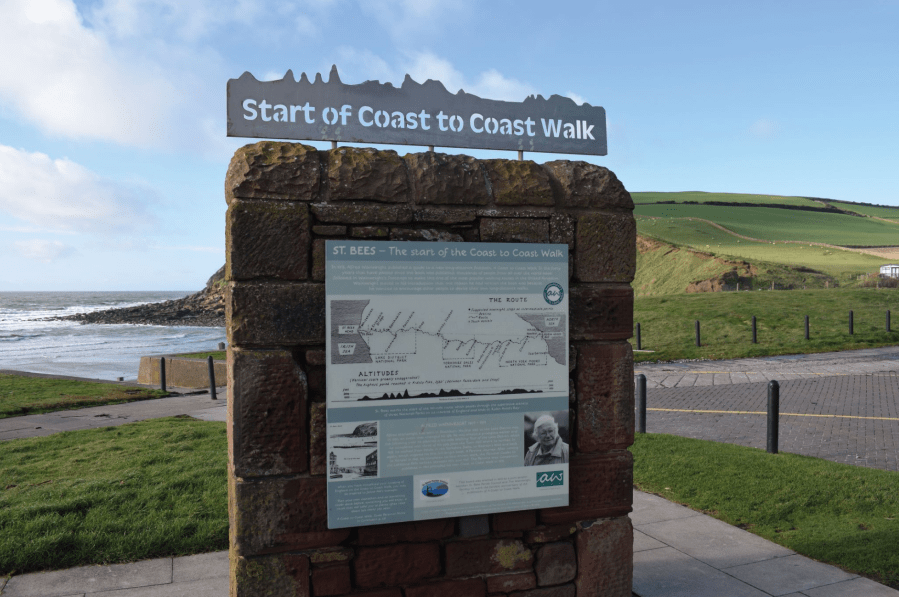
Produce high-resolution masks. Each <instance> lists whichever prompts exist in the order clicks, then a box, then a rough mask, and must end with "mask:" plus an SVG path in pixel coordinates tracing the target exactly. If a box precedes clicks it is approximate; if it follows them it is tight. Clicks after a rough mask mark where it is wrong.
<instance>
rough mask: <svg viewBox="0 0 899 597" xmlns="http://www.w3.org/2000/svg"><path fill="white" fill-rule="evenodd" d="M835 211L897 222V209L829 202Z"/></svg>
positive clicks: (898, 217)
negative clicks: (839, 210) (840, 210)
mask: <svg viewBox="0 0 899 597" xmlns="http://www.w3.org/2000/svg"><path fill="white" fill-rule="evenodd" d="M828 203H831V204H832V205H833V206H834V207H836V208H837V209H842V210H843V211H851V212H855V213H857V214H862V215H863V216H874V217H876V218H886V219H890V220H899V207H883V206H880V205H856V204H855V203H843V202H842V201H829V202H828Z"/></svg>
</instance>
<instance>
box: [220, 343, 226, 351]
mask: <svg viewBox="0 0 899 597" xmlns="http://www.w3.org/2000/svg"><path fill="white" fill-rule="evenodd" d="M219 350H225V343H224V342H219Z"/></svg>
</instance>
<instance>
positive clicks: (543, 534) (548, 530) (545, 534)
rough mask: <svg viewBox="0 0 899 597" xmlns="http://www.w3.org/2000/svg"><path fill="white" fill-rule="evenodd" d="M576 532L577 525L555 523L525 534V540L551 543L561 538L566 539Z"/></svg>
mask: <svg viewBox="0 0 899 597" xmlns="http://www.w3.org/2000/svg"><path fill="white" fill-rule="evenodd" d="M575 533H577V525H576V524H574V523H570V524H557V525H551V526H543V527H540V528H538V529H534V530H533V531H530V532H528V533H527V534H526V535H525V541H527V542H528V543H551V542H553V541H559V540H561V539H567V538H569V537H570V536H572V535H574V534H575Z"/></svg>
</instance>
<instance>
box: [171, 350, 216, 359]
mask: <svg viewBox="0 0 899 597" xmlns="http://www.w3.org/2000/svg"><path fill="white" fill-rule="evenodd" d="M176 356H177V357H179V358H182V359H206V358H209V357H210V356H211V357H212V360H213V361H227V360H228V352H227V351H225V350H215V351H212V352H191V353H189V354H179V355H176Z"/></svg>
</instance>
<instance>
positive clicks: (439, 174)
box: [404, 151, 490, 205]
mask: <svg viewBox="0 0 899 597" xmlns="http://www.w3.org/2000/svg"><path fill="white" fill-rule="evenodd" d="M404 159H405V160H406V165H407V166H408V167H409V179H410V180H411V182H412V197H413V201H415V203H417V204H419V205H486V204H487V203H488V202H489V201H490V191H489V190H488V188H487V178H486V176H485V174H484V169H483V168H482V166H481V164H480V162H478V160H476V159H475V158H473V157H471V156H467V155H450V154H446V153H437V152H434V151H428V152H425V153H410V154H406V156H405V157H404Z"/></svg>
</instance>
